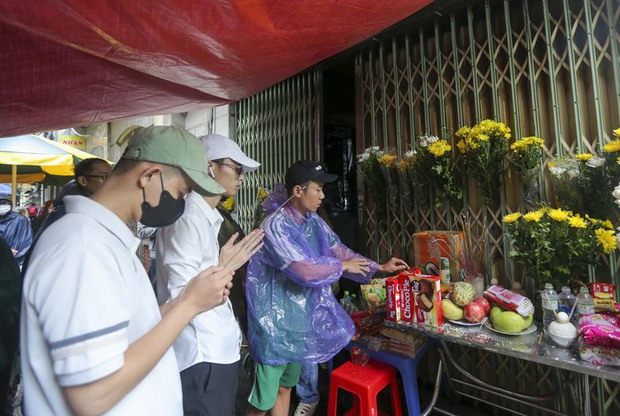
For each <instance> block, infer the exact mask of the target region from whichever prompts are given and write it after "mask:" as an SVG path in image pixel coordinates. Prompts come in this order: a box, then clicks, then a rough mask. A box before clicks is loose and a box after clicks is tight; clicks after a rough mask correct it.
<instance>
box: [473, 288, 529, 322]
mask: <svg viewBox="0 0 620 416" xmlns="http://www.w3.org/2000/svg"><path fill="white" fill-rule="evenodd" d="M484 297H485V298H487V299H488V300H489V302H491V303H493V304H495V305H498V306H501V307H503V308H506V309H508V310H509V311H513V312H517V313H518V314H519V315H521V316H523V317H525V318H527V317H528V316H530V315H531V314H533V313H534V305H533V304H532V301H531V300H529V299H528V298H526V297H525V296H523V295H520V294H518V293H517V292H513V291H512V290H508V289H504V288H503V287H501V286H497V285H493V286H490V287H489V288H488V289H487V290H485V291H484Z"/></svg>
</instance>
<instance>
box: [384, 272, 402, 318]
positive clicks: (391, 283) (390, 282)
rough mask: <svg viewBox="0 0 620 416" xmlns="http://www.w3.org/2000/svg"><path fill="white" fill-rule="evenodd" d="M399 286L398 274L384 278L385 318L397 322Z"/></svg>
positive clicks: (399, 313)
mask: <svg viewBox="0 0 620 416" xmlns="http://www.w3.org/2000/svg"><path fill="white" fill-rule="evenodd" d="M401 302H402V300H401V286H400V278H399V277H398V276H394V277H390V278H388V279H385V303H386V309H387V316H386V318H387V320H388V321H394V322H399V321H400V319H401V308H402V304H401Z"/></svg>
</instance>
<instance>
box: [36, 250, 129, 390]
mask: <svg viewBox="0 0 620 416" xmlns="http://www.w3.org/2000/svg"><path fill="white" fill-rule="evenodd" d="M100 248H101V247H100ZM73 254H74V256H73V257H72V259H71V262H70V264H67V263H66V262H64V263H61V262H51V264H49V266H48V269H47V270H45V274H46V275H47V274H48V273H49V275H48V276H53V278H51V279H41V281H39V282H36V283H34V284H33V285H32V287H31V288H30V289H31V290H30V292H29V294H28V297H27V301H29V302H31V303H32V304H33V306H34V307H35V309H36V310H37V311H38V317H39V321H40V324H41V328H42V331H43V335H44V337H45V339H46V340H47V343H48V345H49V348H50V353H51V358H52V361H53V371H54V373H55V375H56V376H57V377H58V380H59V383H60V385H62V386H72V385H80V384H85V383H89V382H92V381H95V380H98V379H100V378H103V377H105V376H107V375H109V374H111V373H113V372H115V371H117V370H118V369H120V368H121V367H122V366H123V365H124V353H125V351H126V350H127V347H128V345H129V341H128V338H127V327H128V325H129V320H130V316H131V304H132V300H131V293H128V292H129V291H128V288H127V285H126V284H125V282H124V279H123V273H122V272H121V270H120V267H119V266H120V264H119V262H118V261H117V259H115V258H114V255H113V253H111V252H110V251H107V250H105V248H104V247H103V248H102V249H101V250H99V249H96V248H94V247H93V246H89V247H85V249H84V250H83V251H81V252H80V251H78V252H75V253H73Z"/></svg>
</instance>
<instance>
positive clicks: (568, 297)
mask: <svg viewBox="0 0 620 416" xmlns="http://www.w3.org/2000/svg"><path fill="white" fill-rule="evenodd" d="M575 302H577V298H576V297H575V295H573V294H572V293H571V292H570V288H569V287H567V286H564V287H562V292H560V294H558V312H566V314H567V315H568V316H570V313H571V311H572V310H573V306H574V305H575ZM574 315H575V313H574V312H573V316H572V317H571V322H572V321H573V319H572V318H574V317H575V316H574Z"/></svg>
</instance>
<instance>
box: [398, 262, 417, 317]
mask: <svg viewBox="0 0 620 416" xmlns="http://www.w3.org/2000/svg"><path fill="white" fill-rule="evenodd" d="M398 278H399V279H400V293H401V299H402V302H401V306H402V308H401V310H402V314H401V315H402V316H401V319H402V320H403V321H404V322H414V316H413V303H414V300H413V293H412V291H411V275H410V274H409V273H401V274H399V275H398Z"/></svg>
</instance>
